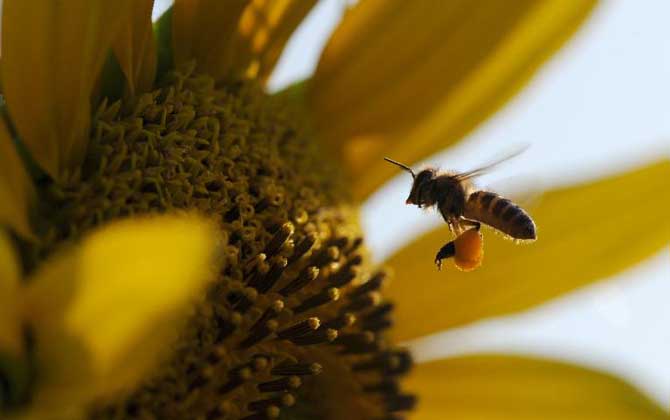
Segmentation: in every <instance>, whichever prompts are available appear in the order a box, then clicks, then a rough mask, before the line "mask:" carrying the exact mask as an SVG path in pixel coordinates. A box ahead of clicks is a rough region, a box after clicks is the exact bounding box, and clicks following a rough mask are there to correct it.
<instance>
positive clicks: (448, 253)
mask: <svg viewBox="0 0 670 420" xmlns="http://www.w3.org/2000/svg"><path fill="white" fill-rule="evenodd" d="M454 255H456V245H455V244H454V241H449V242H447V243H446V245H444V246H443V247H442V248H440V250H439V251H437V255H435V265H437V269H438V270H441V269H442V260H443V259H445V258H450V257H453V256H454Z"/></svg>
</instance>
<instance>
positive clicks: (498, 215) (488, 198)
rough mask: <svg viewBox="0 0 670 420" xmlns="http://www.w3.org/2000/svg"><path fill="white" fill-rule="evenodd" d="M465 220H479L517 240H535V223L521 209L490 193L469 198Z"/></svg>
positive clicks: (475, 193)
mask: <svg viewBox="0 0 670 420" xmlns="http://www.w3.org/2000/svg"><path fill="white" fill-rule="evenodd" d="M463 216H465V218H467V219H472V220H478V221H480V222H482V223H484V224H487V225H489V226H491V227H492V228H495V229H497V230H499V231H501V232H503V233H505V234H507V235H509V236H511V237H512V238H515V239H535V223H534V222H533V219H531V218H530V216H528V213H526V212H525V211H524V210H523V209H522V208H521V207H519V206H517V205H516V204H514V203H513V202H512V201H510V200H508V199H506V198H503V197H501V196H499V195H498V194H496V193H493V192H490V191H476V192H474V193H472V194H470V196H469V197H468V201H467V204H466V206H465V213H464V214H463Z"/></svg>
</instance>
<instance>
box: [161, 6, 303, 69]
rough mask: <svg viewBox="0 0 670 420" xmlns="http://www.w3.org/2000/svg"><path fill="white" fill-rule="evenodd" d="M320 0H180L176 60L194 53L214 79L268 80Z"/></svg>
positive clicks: (176, 9) (175, 30)
mask: <svg viewBox="0 0 670 420" xmlns="http://www.w3.org/2000/svg"><path fill="white" fill-rule="evenodd" d="M315 3H316V1H315V0H246V1H240V0H236V1H228V2H222V1H217V0H176V1H175V4H174V9H173V18H172V19H173V31H172V33H173V42H174V51H175V63H176V65H177V66H179V65H182V64H184V63H186V62H188V61H190V60H193V59H195V60H196V63H197V66H198V68H199V70H201V71H203V72H206V73H208V74H210V75H211V76H213V77H214V78H215V79H223V78H233V79H238V78H259V79H261V80H266V79H267V78H268V77H269V76H270V72H271V71H272V69H273V68H274V65H275V63H276V62H277V60H278V59H279V55H280V54H281V52H282V50H283V49H284V45H285V44H286V42H287V41H288V38H289V37H290V36H291V34H292V33H293V30H294V29H295V28H296V27H297V26H298V24H299V23H300V22H301V21H302V19H303V18H304V17H305V16H306V15H307V13H308V12H309V11H310V10H311V8H312V6H314V4H315Z"/></svg>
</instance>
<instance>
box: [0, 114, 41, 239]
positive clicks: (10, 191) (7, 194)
mask: <svg viewBox="0 0 670 420" xmlns="http://www.w3.org/2000/svg"><path fill="white" fill-rule="evenodd" d="M34 192H35V191H34V188H33V184H32V181H31V180H30V178H29V177H28V173H27V172H26V170H25V168H24V167H23V162H21V158H20V157H19V155H18V153H17V151H16V147H15V146H14V143H13V141H12V139H11V137H10V134H9V132H8V131H7V127H6V125H5V122H4V120H2V118H0V225H7V226H10V227H11V228H12V229H14V230H15V231H16V232H18V233H19V234H21V235H22V236H24V237H26V238H32V237H33V233H32V229H31V227H30V222H29V221H28V203H29V201H30V200H31V199H32V197H33V194H34Z"/></svg>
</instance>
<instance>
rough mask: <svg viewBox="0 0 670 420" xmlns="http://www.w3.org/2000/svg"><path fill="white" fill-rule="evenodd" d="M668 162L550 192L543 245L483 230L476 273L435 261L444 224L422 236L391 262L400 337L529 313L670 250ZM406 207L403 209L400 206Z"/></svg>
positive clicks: (537, 214)
mask: <svg viewBox="0 0 670 420" xmlns="http://www.w3.org/2000/svg"><path fill="white" fill-rule="evenodd" d="M669 178H670V161H667V160H664V161H661V162H659V163H656V164H653V165H650V166H647V167H644V168H641V169H637V170H634V171H632V172H628V173H625V174H622V175H617V176H614V177H612V178H607V179H604V180H600V181H597V182H592V183H590V184H586V185H578V186H574V187H570V188H565V189H558V190H552V191H548V192H546V193H545V194H544V195H543V197H542V200H541V201H540V203H539V204H538V206H537V207H536V208H534V209H532V211H531V212H530V213H531V215H532V217H533V219H534V220H535V222H536V224H537V235H538V239H537V241H536V242H534V243H532V244H523V245H515V244H514V243H512V242H511V241H508V240H505V239H503V238H502V237H500V236H499V235H496V234H494V233H493V232H492V231H490V230H488V229H485V230H484V248H485V251H484V252H485V254H484V261H483V264H482V266H481V267H480V268H479V269H477V270H475V271H473V272H469V273H464V272H460V271H458V270H456V269H454V268H453V265H451V263H448V264H446V269H445V268H443V269H442V271H437V270H436V268H435V266H434V265H433V256H434V255H435V253H436V252H437V250H438V249H440V248H441V247H442V245H444V244H445V243H446V242H448V241H449V240H450V238H451V235H450V234H449V232H448V230H447V227H446V226H445V227H442V228H439V229H437V230H434V231H432V232H430V233H428V234H427V235H425V236H423V237H421V238H418V239H417V240H416V241H414V242H413V243H412V244H410V245H408V246H407V247H406V248H404V249H402V250H400V251H399V252H398V253H397V254H395V255H394V256H393V257H391V258H390V259H389V260H388V261H387V263H388V264H389V265H390V266H391V267H393V268H394V269H395V271H396V276H395V277H396V279H395V281H394V282H392V283H391V284H390V286H389V287H388V290H387V291H388V295H389V298H391V299H393V300H395V302H396V304H397V311H395V316H396V324H395V326H394V328H393V329H392V331H391V333H392V334H393V335H394V336H395V338H396V339H398V340H406V339H411V338H416V337H419V336H422V335H425V334H431V333H435V332H438V331H440V330H443V329H446V328H451V327H455V326H459V325H463V324H467V323H469V322H473V321H477V320H479V319H482V318H486V317H492V316H497V315H503V314H509V313H512V312H516V311H520V310H523V309H527V308H529V307H531V306H534V305H537V304H539V303H542V302H544V301H546V300H548V299H551V298H554V297H556V296H559V295H561V294H563V293H566V292H569V291H571V290H574V289H576V288H578V287H581V286H584V285H587V284H589V283H592V282H595V281H597V280H600V279H604V278H606V277H608V276H611V275H614V274H616V273H617V272H619V271H621V270H623V269H625V268H627V267H630V266H632V265H634V264H636V263H638V262H640V261H642V260H644V259H645V258H647V257H649V256H651V255H653V254H654V253H656V252H658V251H659V250H660V249H661V248H662V247H664V246H667V245H668V243H670V219H669V218H668V207H670V196H668V195H667V194H665V193H664V191H665V190H666V188H667V187H666V186H667V180H668V179H669ZM398 205H400V204H398Z"/></svg>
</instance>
